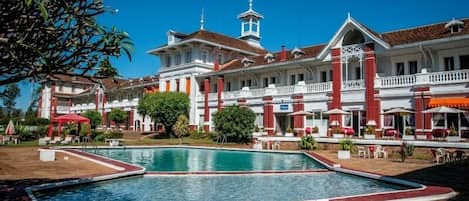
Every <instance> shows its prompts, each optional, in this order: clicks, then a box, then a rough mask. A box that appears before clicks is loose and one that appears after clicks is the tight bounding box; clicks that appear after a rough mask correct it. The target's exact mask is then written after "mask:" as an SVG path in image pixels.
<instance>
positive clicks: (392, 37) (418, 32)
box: [381, 18, 469, 46]
mask: <svg viewBox="0 0 469 201" xmlns="http://www.w3.org/2000/svg"><path fill="white" fill-rule="evenodd" d="M460 21H462V22H464V24H469V18H465V19H462V20H460ZM446 24H447V22H442V23H437V24H431V25H425V26H419V27H414V28H409V29H402V30H397V31H392V32H387V33H383V34H381V37H382V38H383V39H384V40H386V41H387V42H388V43H389V44H390V45H392V46H396V45H404V44H410V43H416V42H422V41H429V40H435V39H442V38H449V37H454V36H461V35H468V34H469V28H468V27H465V28H463V29H461V31H460V32H457V33H451V31H450V30H448V29H446V28H445V25H446Z"/></svg>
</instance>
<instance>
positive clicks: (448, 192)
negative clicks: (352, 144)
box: [30, 146, 456, 200]
mask: <svg viewBox="0 0 469 201" xmlns="http://www.w3.org/2000/svg"><path fill="white" fill-rule="evenodd" d="M135 147H138V146H135ZM145 147H147V148H150V147H153V146H145ZM158 147H162V146H158ZM164 147H175V146H164ZM184 147H187V146H184ZM75 148H76V147H75ZM196 148H200V147H196ZM210 148H212V149H218V148H213V147H210ZM232 150H233V149H232ZM234 150H245V149H234ZM60 151H61V152H63V153H66V154H70V155H80V156H81V157H84V158H91V159H92V160H99V161H101V162H103V163H109V164H112V165H116V166H120V165H122V168H124V169H126V168H128V169H126V170H128V171H129V172H131V171H133V170H137V169H138V168H139V167H138V166H135V167H134V168H137V169H133V168H132V167H131V166H133V165H131V164H127V163H122V162H119V161H115V160H111V159H107V158H103V157H100V156H96V155H94V154H90V153H85V152H81V151H79V150H60ZM250 151H255V150H250ZM286 152H287V153H298V151H286ZM321 157H322V156H321V155H316V156H315V158H317V159H320V161H326V162H327V160H329V159H327V158H326V157H322V158H321ZM329 161H331V160H329ZM373 162H374V161H373V160H370V161H369V163H371V164H372V163H373ZM332 163H335V162H332ZM83 164H85V163H83ZM96 167H102V166H101V165H96ZM137 171H141V170H137ZM117 172H119V173H123V172H127V171H124V170H119V171H117ZM290 173H291V172H290ZM298 173H299V174H301V172H298ZM305 173H306V172H305ZM142 174H143V173H142ZM201 174H202V173H201ZM265 174H272V172H265ZM306 174H308V173H306ZM109 175H112V174H110V173H103V174H97V175H86V176H84V177H85V178H81V179H82V181H83V182H85V183H87V182H94V181H96V180H95V179H94V178H98V179H103V180H106V179H112V178H114V177H109ZM131 175H132V174H131ZM134 175H135V174H134ZM147 175H148V176H151V173H149V174H147ZM90 176H92V177H90ZM114 176H116V174H114ZM121 176H124V175H122V174H121V175H117V177H115V178H118V177H121ZM378 176H383V175H378ZM53 184H54V185H57V183H53ZM59 184H60V182H59ZM62 184H63V183H62ZM68 185H73V183H70V184H68ZM30 190H33V189H30ZM455 194H456V193H455V192H454V191H453V190H452V189H451V188H445V187H433V186H426V187H425V188H424V189H418V190H414V189H413V190H409V191H407V190H406V192H397V193H382V194H376V195H375V194H373V195H364V196H373V197H367V198H365V197H362V198H360V197H356V196H352V197H342V198H334V199H331V200H363V199H368V198H370V199H371V198H372V200H375V199H376V200H389V199H401V198H404V197H412V198H413V199H412V200H431V199H435V200H445V199H448V198H449V197H451V196H454V195H455ZM428 196H431V197H428ZM415 198H421V199H415Z"/></svg>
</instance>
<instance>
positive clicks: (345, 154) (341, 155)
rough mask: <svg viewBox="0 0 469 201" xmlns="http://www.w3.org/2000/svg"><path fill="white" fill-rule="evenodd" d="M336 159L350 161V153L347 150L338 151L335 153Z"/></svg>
mask: <svg viewBox="0 0 469 201" xmlns="http://www.w3.org/2000/svg"><path fill="white" fill-rule="evenodd" d="M337 158H339V159H350V151H349V150H339V151H338V152H337Z"/></svg>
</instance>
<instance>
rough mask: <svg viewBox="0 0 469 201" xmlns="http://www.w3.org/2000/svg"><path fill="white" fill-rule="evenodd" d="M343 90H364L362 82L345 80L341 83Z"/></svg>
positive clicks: (363, 82)
mask: <svg viewBox="0 0 469 201" xmlns="http://www.w3.org/2000/svg"><path fill="white" fill-rule="evenodd" d="M342 89H343V90H359V89H365V81H364V80H347V81H344V82H343V83H342Z"/></svg>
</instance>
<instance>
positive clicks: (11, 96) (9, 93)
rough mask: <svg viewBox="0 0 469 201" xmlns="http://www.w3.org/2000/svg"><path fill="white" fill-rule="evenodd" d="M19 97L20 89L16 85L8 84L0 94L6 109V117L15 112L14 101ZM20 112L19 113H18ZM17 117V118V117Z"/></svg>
mask: <svg viewBox="0 0 469 201" xmlns="http://www.w3.org/2000/svg"><path fill="white" fill-rule="evenodd" d="M19 95H20V88H18V85H17V84H9V85H7V86H6V88H5V89H4V90H3V92H2V93H1V98H2V101H3V105H4V106H5V109H6V116H7V117H11V116H12V114H13V113H14V112H15V111H14V107H15V105H16V99H17V98H18V96H19ZM20 112H21V111H20ZM17 117H19V116H17Z"/></svg>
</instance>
